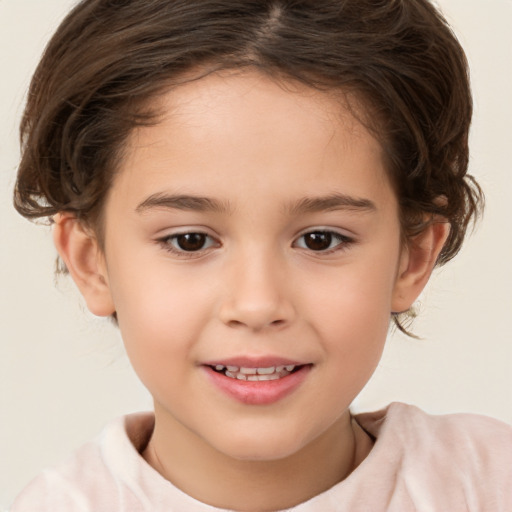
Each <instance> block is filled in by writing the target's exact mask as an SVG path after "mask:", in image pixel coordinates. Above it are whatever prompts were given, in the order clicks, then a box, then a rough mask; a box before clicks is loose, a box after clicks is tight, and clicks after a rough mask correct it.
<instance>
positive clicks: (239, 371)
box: [202, 357, 314, 405]
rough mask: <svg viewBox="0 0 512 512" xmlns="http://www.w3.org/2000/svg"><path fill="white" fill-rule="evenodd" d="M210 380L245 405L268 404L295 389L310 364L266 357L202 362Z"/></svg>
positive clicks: (304, 378) (309, 368)
mask: <svg viewBox="0 0 512 512" xmlns="http://www.w3.org/2000/svg"><path fill="white" fill-rule="evenodd" d="M202 366H203V368H204V369H205V370H207V371H206V375H207V376H208V377H209V379H210V382H211V383H212V384H214V385H215V387H216V388H217V389H219V390H220V391H221V392H223V393H224V394H225V395H227V396H228V397H230V398H232V399H235V400H236V401H238V402H241V403H243V404H246V405H270V404H273V403H276V402H279V401H280V400H281V399H283V398H285V397H286V396H288V395H290V394H292V393H294V392H295V391H296V390H298V389H299V388H300V387H301V386H302V384H303V382H304V381H305V380H307V378H308V375H309V374H310V370H311V369H312V367H313V366H314V365H313V364H312V363H306V364H304V363H299V362H296V361H290V360H283V359H280V358H279V359H276V358H272V357H267V358H259V359H258V358H254V359H251V358H236V359H233V360H228V361H222V362H221V361H210V362H208V363H206V364H203V365H202Z"/></svg>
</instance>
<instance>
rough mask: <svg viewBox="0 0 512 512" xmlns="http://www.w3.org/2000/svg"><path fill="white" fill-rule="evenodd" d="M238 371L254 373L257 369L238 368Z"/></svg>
mask: <svg viewBox="0 0 512 512" xmlns="http://www.w3.org/2000/svg"><path fill="white" fill-rule="evenodd" d="M240 371H241V372H242V373H243V374H244V375H256V371H257V368H244V367H242V368H240Z"/></svg>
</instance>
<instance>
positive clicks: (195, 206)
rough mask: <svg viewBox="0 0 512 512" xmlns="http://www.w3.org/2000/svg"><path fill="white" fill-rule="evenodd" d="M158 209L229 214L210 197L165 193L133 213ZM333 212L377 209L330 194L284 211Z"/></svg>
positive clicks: (227, 208) (223, 204) (366, 202)
mask: <svg viewBox="0 0 512 512" xmlns="http://www.w3.org/2000/svg"><path fill="white" fill-rule="evenodd" d="M160 208H163V209H174V210H190V211H197V212H214V213H228V214H229V213H231V212H232V208H231V207H230V205H229V203H227V202H222V201H218V200H216V199H212V198H210V197H202V196H193V195H186V194H171V195H169V194H164V193H156V194H152V195H150V196H149V197H148V198H147V199H145V200H144V201H142V203H140V204H139V205H138V206H137V208H136V209H135V211H136V212H137V213H144V212H146V211H148V210H152V209H160ZM335 210H348V211H359V212H374V211H376V210H377V207H376V206H375V203H373V202H372V201H370V200H369V199H364V198H357V197H352V196H349V195H346V194H330V195H327V196H320V197H305V198H303V199H300V200H299V201H297V202H296V203H292V204H291V205H289V206H288V207H287V208H286V211H287V213H288V214H289V215H291V216H295V215H300V214H304V213H315V212H322V211H335Z"/></svg>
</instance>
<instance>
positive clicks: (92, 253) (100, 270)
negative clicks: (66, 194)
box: [53, 213, 115, 316]
mask: <svg viewBox="0 0 512 512" xmlns="http://www.w3.org/2000/svg"><path fill="white" fill-rule="evenodd" d="M54 221H55V224H54V226H53V241H54V243H55V247H56V248H57V251H58V253H59V255H60V257H61V258H62V260H63V261H64V263H65V264H66V267H67V269H68V270H69V273H70V274H71V277H72V278H73V281H74V282H75V283H76V285H77V286H78V289H79V290H80V292H81V294H82V295H83V297H84V299H85V302H86V303H87V307H88V308H89V310H90V311H91V313H93V314H94V315H97V316H110V315H112V314H113V313H114V312H115V307H114V303H113V300H112V296H111V294H110V288H109V286H108V275H107V270H106V264H105V258H104V255H103V252H102V251H101V249H100V247H99V244H98V241H97V239H96V237H95V236H94V233H93V232H92V230H90V229H88V228H87V227H86V226H84V224H83V223H82V222H80V221H79V220H78V219H77V218H76V217H75V216H73V215H72V214H67V213H59V214H57V215H56V216H55V217H54Z"/></svg>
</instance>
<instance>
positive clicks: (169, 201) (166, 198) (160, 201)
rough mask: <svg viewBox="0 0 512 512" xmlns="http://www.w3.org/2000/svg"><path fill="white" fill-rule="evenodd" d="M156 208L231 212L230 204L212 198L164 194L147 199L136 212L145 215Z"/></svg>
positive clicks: (153, 195)
mask: <svg viewBox="0 0 512 512" xmlns="http://www.w3.org/2000/svg"><path fill="white" fill-rule="evenodd" d="M155 208H164V209H173V210H192V211H197V212H216V213H229V212H231V208H230V206H229V203H226V202H221V201H217V200H216V199H212V198H210V197H201V196H191V195H186V194H171V195H168V194H163V193H157V194H152V195H150V196H149V197H148V198H147V199H145V200H144V201H142V203H140V204H139V205H138V206H137V208H135V211H136V212H137V213H143V212H146V211H148V210H152V209H155Z"/></svg>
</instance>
